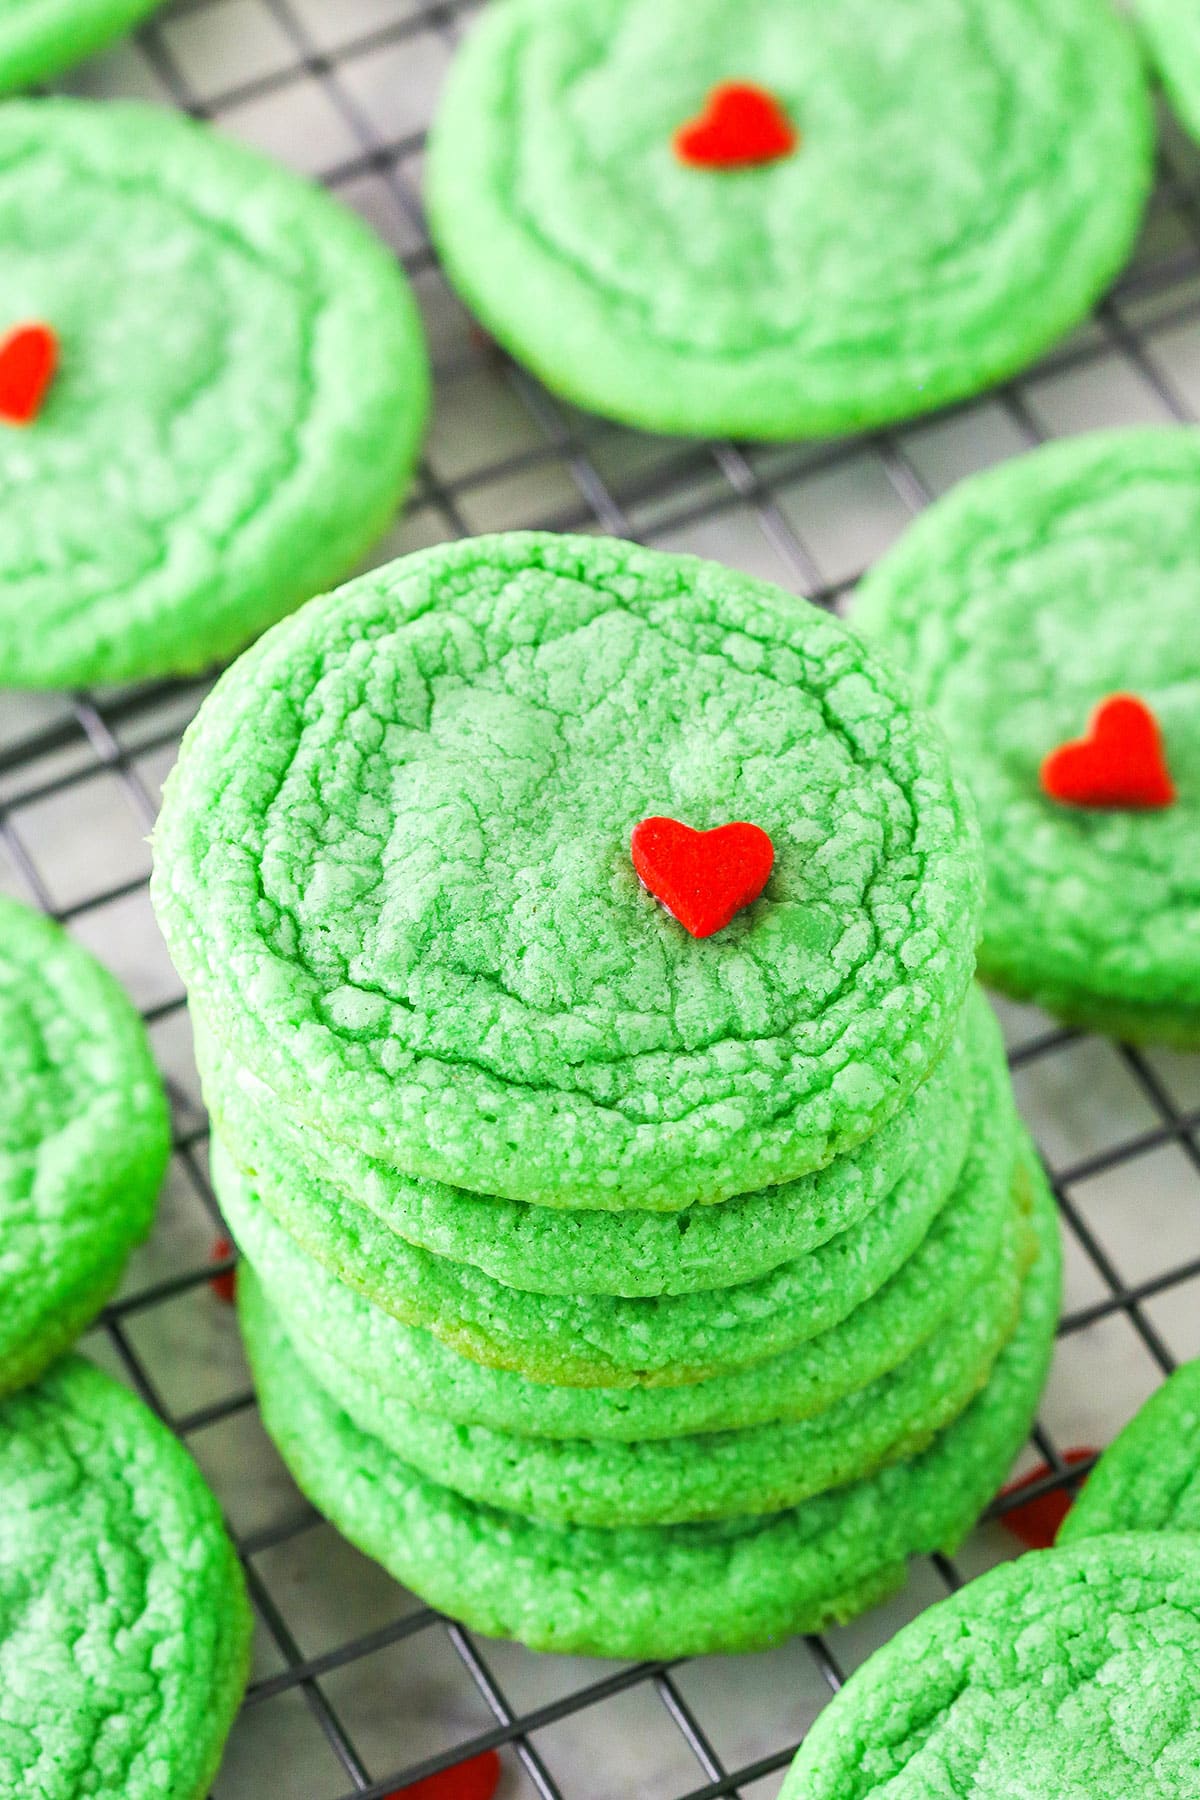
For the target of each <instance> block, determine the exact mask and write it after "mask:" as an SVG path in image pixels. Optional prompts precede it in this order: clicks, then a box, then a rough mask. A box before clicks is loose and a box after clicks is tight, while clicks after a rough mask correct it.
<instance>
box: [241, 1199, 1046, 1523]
mask: <svg viewBox="0 0 1200 1800" xmlns="http://www.w3.org/2000/svg"><path fill="white" fill-rule="evenodd" d="M1007 1226H1008V1228H1007V1230H1006V1232H1005V1234H1004V1239H1003V1242H1002V1246H1001V1250H1000V1254H999V1256H998V1257H997V1259H996V1262H995V1268H994V1273H991V1274H990V1276H989V1280H988V1281H987V1282H986V1283H985V1285H984V1287H983V1289H982V1290H981V1291H979V1292H978V1293H977V1294H976V1295H974V1296H973V1303H972V1305H971V1307H970V1308H969V1310H967V1311H965V1313H964V1314H963V1315H961V1316H960V1317H959V1318H957V1319H955V1320H954V1321H952V1323H951V1324H949V1325H947V1326H945V1327H943V1328H942V1329H941V1330H940V1331H939V1332H938V1333H937V1334H936V1335H935V1336H934V1337H932V1338H931V1339H930V1340H929V1341H928V1342H927V1343H925V1344H923V1345H922V1346H921V1348H920V1349H919V1350H917V1351H916V1352H915V1353H914V1354H913V1355H912V1356H911V1357H910V1358H909V1359H908V1360H907V1361H906V1362H903V1363H901V1364H899V1366H898V1367H897V1368H895V1369H893V1370H892V1371H890V1373H888V1374H887V1375H884V1376H882V1377H881V1378H880V1380H878V1381H875V1382H872V1383H871V1384H870V1386H868V1387H865V1388H860V1389H859V1390H858V1391H857V1392H856V1393H853V1394H851V1395H849V1396H848V1397H847V1398H846V1399H844V1400H841V1401H838V1402H837V1403H836V1404H835V1405H834V1406H833V1407H831V1408H830V1409H829V1411H827V1412H823V1413H819V1414H818V1415H817V1416H816V1417H815V1418H811V1419H805V1420H801V1421H799V1422H796V1423H791V1424H781V1423H777V1422H776V1423H771V1424H768V1425H759V1426H752V1427H750V1428H747V1429H742V1430H737V1431H725V1432H716V1433H706V1434H704V1435H701V1436H689V1437H672V1438H660V1439H650V1440H647V1439H641V1440H638V1441H635V1442H632V1443H613V1442H610V1441H597V1440H594V1439H589V1438H582V1437H575V1438H557V1439H550V1438H530V1437H518V1436H515V1435H513V1434H511V1433H508V1432H500V1431H494V1430H491V1429H488V1428H486V1427H469V1426H463V1425H459V1424H456V1423H454V1422H453V1421H452V1420H449V1419H440V1418H437V1417H435V1416H434V1415H432V1414H430V1413H428V1412H422V1411H419V1410H418V1409H417V1407H415V1406H413V1405H411V1404H410V1403H409V1402H408V1401H407V1400H403V1399H398V1398H397V1397H396V1396H395V1395H393V1394H390V1393H387V1392H385V1391H384V1390H383V1388H382V1387H381V1385H380V1384H379V1383H378V1382H376V1381H375V1379H374V1376H373V1371H372V1369H371V1368H370V1366H369V1365H368V1366H366V1367H365V1368H359V1369H355V1368H352V1367H350V1366H348V1364H347V1363H346V1361H345V1360H343V1358H342V1357H341V1356H339V1355H338V1354H337V1353H336V1351H335V1350H334V1348H333V1345H334V1335H335V1334H332V1333H331V1334H330V1340H329V1347H325V1346H324V1345H319V1344H317V1343H316V1342H314V1341H312V1340H310V1341H309V1342H307V1343H303V1344H302V1343H300V1342H299V1341H297V1340H295V1339H292V1340H290V1341H291V1344H292V1349H293V1351H294V1352H295V1355H296V1357H297V1359H298V1361H300V1362H302V1363H303V1364H304V1366H305V1367H306V1368H307V1369H308V1370H309V1372H310V1373H311V1374H312V1376H313V1378H314V1379H315V1380H316V1381H318V1382H319V1383H320V1385H321V1387H322V1388H323V1389H324V1391H325V1392H326V1393H327V1394H328V1395H329V1397H330V1398H331V1399H332V1400H334V1401H335V1402H336V1403H337V1404H338V1406H340V1407H342V1408H343V1409H344V1410H345V1412H346V1413H347V1414H348V1416H349V1417H350V1418H351V1419H352V1420H353V1421H354V1423H355V1424H356V1425H357V1426H358V1427H359V1429H360V1430H361V1431H364V1432H366V1433H367V1434H368V1435H370V1436H371V1437H376V1438H379V1439H380V1440H381V1441H382V1442H383V1443H384V1444H385V1445H386V1446H387V1448H388V1449H389V1450H392V1451H394V1452H395V1454H396V1455H397V1456H399V1457H402V1458H403V1459H404V1461H405V1462H406V1463H408V1464H410V1465H411V1466H412V1467H413V1468H414V1469H416V1470H418V1471H419V1472H420V1473H421V1474H423V1475H426V1476H428V1477H429V1479H430V1480H432V1481H436V1482H440V1483H441V1484H442V1485H443V1486H445V1487H448V1488H453V1489H454V1491H455V1492H456V1493H459V1494H465V1495H467V1496H468V1497H469V1498H471V1499H473V1500H483V1501H487V1502H489V1503H490V1504H491V1505H493V1506H500V1507H504V1508H505V1509H507V1510H510V1511H512V1512H517V1513H521V1514H522V1515H524V1516H526V1517H529V1518H534V1519H546V1520H549V1521H550V1522H551V1523H554V1524H581V1525H654V1524H671V1523H676V1522H679V1521H681V1520H695V1519H729V1518H736V1517H740V1516H745V1515H748V1514H754V1513H774V1512H781V1511H783V1510H784V1509H785V1508H787V1507H789V1506H794V1505H796V1504H797V1503H798V1502H799V1501H801V1500H806V1499H808V1497H809V1496H810V1495H812V1494H819V1493H822V1492H824V1491H825V1490H826V1489H828V1488H832V1487H841V1486H844V1485H845V1484H846V1483H847V1482H849V1481H855V1480H857V1479H858V1478H859V1477H861V1476H864V1475H868V1474H870V1473H871V1472H872V1471H873V1470H875V1469H878V1468H880V1467H882V1466H883V1465H884V1464H886V1463H889V1462H896V1461H899V1460H901V1459H906V1458H911V1457H913V1456H915V1455H917V1453H918V1452H919V1451H921V1450H923V1449H924V1448H925V1446H926V1445H927V1444H928V1443H929V1442H930V1441H931V1439H932V1438H933V1437H934V1435H935V1433H936V1432H938V1431H940V1430H941V1429H942V1428H943V1427H944V1426H946V1425H948V1424H949V1423H950V1421H951V1420H952V1419H955V1418H957V1417H958V1415H959V1414H960V1413H961V1412H962V1411H963V1409H964V1407H966V1406H967V1405H968V1403H969V1402H970V1401H971V1400H972V1399H973V1398H974V1396H975V1395H976V1394H977V1393H978V1392H979V1389H980V1388H981V1387H982V1386H983V1385H984V1383H985V1382H986V1380H987V1378H988V1375H989V1373H990V1372H991V1368H992V1365H993V1363H994V1362H995V1360H996V1357H997V1356H998V1355H999V1353H1000V1351H1001V1350H1002V1348H1003V1347H1004V1345H1005V1343H1007V1341H1008V1339H1009V1338H1010V1337H1011V1335H1012V1333H1013V1330H1014V1328H1015V1326H1016V1322H1017V1314H1018V1311H1019V1308H1020V1296H1021V1278H1022V1275H1023V1274H1024V1272H1025V1269H1026V1267H1027V1266H1028V1264H1029V1262H1030V1261H1032V1246H1031V1244H1030V1243H1029V1232H1028V1227H1027V1225H1025V1222H1024V1220H1023V1217H1022V1216H1021V1215H1019V1214H1018V1212H1017V1211H1016V1209H1015V1208H1014V1209H1013V1210H1012V1211H1011V1213H1010V1216H1009V1219H1008V1221H1007ZM247 1266H248V1265H247ZM240 1279H243V1280H244V1279H245V1274H244V1272H243V1275H242V1276H241V1277H240ZM251 1279H253V1277H251Z"/></svg>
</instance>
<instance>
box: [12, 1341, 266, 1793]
mask: <svg viewBox="0 0 1200 1800" xmlns="http://www.w3.org/2000/svg"><path fill="white" fill-rule="evenodd" d="M0 1493H2V1494H3V1496H4V1500H3V1507H2V1508H0V1793H3V1794H5V1795H12V1796H14V1800H15V1796H17V1795H29V1796H30V1797H31V1800H32V1797H33V1796H35V1795H36V1796H37V1800H81V1797H82V1796H84V1795H94V1796H96V1800H100V1797H101V1796H105V1797H107V1796H114V1797H115V1796H117V1795H119V1796H120V1800H166V1796H168V1795H169V1796H170V1800H201V1797H202V1796H203V1795H205V1794H207V1792H208V1789H209V1784H210V1782H211V1781H212V1778H213V1776H214V1774H215V1773H216V1768H217V1763H218V1761H219V1759H220V1755H221V1748H222V1745H223V1744H224V1742H225V1737H226V1734H227V1732H228V1730H229V1727H230V1725H231V1724H232V1723H233V1716H234V1713H235V1712H236V1710H237V1706H238V1702H239V1700H240V1699H241V1695H242V1689H243V1688H244V1687H245V1684H246V1675H247V1670H248V1666H249V1652H250V1608H249V1606H248V1605H247V1603H246V1595H245V1588H244V1584H243V1581H242V1575H241V1570H240V1569H239V1567H238V1563H237V1558H236V1557H235V1556H234V1553H233V1547H232V1545H231V1544H230V1542H229V1540H228V1538H227V1537H226V1535H225V1532H224V1529H223V1527H222V1525H221V1518H220V1514H219V1513H218V1511H217V1506H216V1502H215V1501H214V1500H213V1497H212V1495H211V1494H210V1493H209V1491H208V1489H207V1488H206V1487H205V1485H204V1483H203V1481H202V1480H201V1478H200V1475H199V1472H198V1471H197V1469H196V1466H195V1464H194V1463H193V1462H192V1461H191V1459H190V1458H189V1457H188V1456H187V1455H186V1454H185V1453H184V1451H183V1450H182V1449H181V1448H180V1446H179V1445H178V1444H177V1443H176V1441H175V1439H174V1438H173V1437H172V1436H171V1434H170V1433H169V1432H168V1431H167V1430H166V1428H165V1427H164V1426H162V1425H160V1424H159V1422H158V1420H157V1419H155V1418H154V1417H153V1416H152V1415H151V1414H150V1413H149V1412H148V1411H147V1410H146V1408H145V1407H144V1406H143V1405H142V1404H141V1402H140V1401H139V1400H137V1399H135V1398H134V1396H133V1395H132V1394H130V1393H128V1392H126V1390H125V1389H124V1388H122V1387H120V1386H118V1384H117V1383H116V1382H115V1381H111V1380H110V1379H109V1377H108V1376H107V1375H102V1374H101V1373H100V1371H99V1370H98V1369H94V1368H93V1367H92V1366H91V1364H90V1363H85V1362H83V1361H81V1360H80V1359H79V1358H78V1357H70V1358H68V1359H67V1360H66V1361H65V1362H61V1363H59V1364H58V1366H57V1367H56V1368H55V1369H53V1370H52V1371H51V1372H50V1374H48V1375H47V1376H46V1377H45V1378H44V1380H42V1381H41V1382H39V1383H38V1385H37V1386H36V1387H33V1388H30V1389H28V1390H27V1391H26V1392H25V1393H22V1394H17V1395H14V1396H13V1397H11V1398H10V1399H8V1400H6V1401H5V1402H4V1404H3V1406H0Z"/></svg>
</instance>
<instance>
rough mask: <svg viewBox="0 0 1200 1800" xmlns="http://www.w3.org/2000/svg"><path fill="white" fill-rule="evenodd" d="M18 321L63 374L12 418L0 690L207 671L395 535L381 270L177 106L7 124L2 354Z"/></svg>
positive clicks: (394, 381) (301, 187)
mask: <svg viewBox="0 0 1200 1800" xmlns="http://www.w3.org/2000/svg"><path fill="white" fill-rule="evenodd" d="M0 28H2V27H0ZM29 322H36V323H40V324H44V325H46V326H48V327H50V328H51V329H52V330H53V332H54V333H55V335H56V337H57V339H58V344H59V363H58V368H57V371H56V373H55V376H54V379H53V382H52V383H51V385H50V387H49V389H48V390H47V392H46V395H45V398H44V401H43V403H42V405H41V407H40V410H39V411H38V413H37V416H36V417H35V418H34V419H33V420H32V421H31V422H30V423H28V424H26V425H23V426H20V427H14V426H12V425H10V424H5V423H3V422H0V490H2V491H3V493H4V496H5V512H4V520H5V528H4V532H3V535H2V537H0V686H3V685H5V684H8V685H14V686H30V687H46V686H65V685H71V684H76V683H81V682H85V681H112V680H124V679H127V678H132V677H137V676H144V675H149V674H156V673H157V674H161V673H165V672H170V671H180V670H188V669H195V668H199V667H202V666H204V665H206V664H208V663H211V662H213V661H214V660H216V659H217V658H219V657H221V656H223V655H226V654H228V653H229V652H230V651H232V650H234V649H236V648H238V647H240V646H241V645H242V644H244V643H245V642H247V641H248V640H249V639H250V638H251V637H252V636H254V634H255V633H256V632H258V631H260V630H261V629H262V627H263V626H264V625H266V624H268V623H270V621H271V620H273V619H275V618H277V617H278V616H279V615H280V614H281V613H283V612H285V611H287V610H288V609H289V608H290V607H292V606H294V605H295V604H296V603H297V602H298V601H299V600H301V599H303V598H305V597H306V596H307V595H308V594H311V593H313V592H316V591H318V590H319V589H320V588H321V587H323V586H327V585H328V584H329V582H331V581H333V580H336V579H339V578H340V577H341V576H342V575H343V574H345V573H346V572H347V571H348V570H349V569H350V568H351V567H352V566H353V564H354V563H355V561H356V560H357V558H358V557H359V555H360V554H361V553H362V552H363V551H365V550H366V549H367V547H368V546H369V545H370V543H371V542H372V541H373V539H374V537H375V536H376V535H378V534H379V533H380V532H381V531H382V530H384V529H385V528H386V526H387V524H388V523H389V521H390V519H391V517H392V513H393V510H394V506H395V503H396V501H397V498H398V496H399V494H400V491H401V489H402V487H403V484H404V481H405V478H406V475H407V470H408V467H409V463H410V461H411V458H412V455H413V451H414V448H415V441H416V438H417V435H418V433H419V430H420V424H421V419H422V415H423V410H424V399H425V372H424V357H423V351H422V349H421V340H420V329H419V326H418V323H417V320H416V314H415V310H414V308H413V305H412V302H411V300H410V297H409V295H408V292H407V290H406V288H405V285H404V283H403V281H402V279H401V277H400V276H399V274H398V273H397V271H396V268H395V265H394V262H393V260H392V258H391V256H390V255H389V253H388V252H387V251H386V250H385V249H384V248H383V246H382V245H380V244H378V243H376V242H375V240H374V239H373V238H372V237H371V236H370V234H369V233H368V232H367V231H366V230H365V229H364V228H363V226H362V225H361V224H360V223H359V222H358V221H357V220H355V219H354V218H353V217H352V216H351V215H350V214H349V213H347V212H345V211H344V210H343V209H342V208H341V207H340V206H337V205H335V204H334V203H333V202H332V201H330V200H329V199H328V198H327V197H326V196H324V195H323V194H321V193H320V192H319V191H318V190H317V189H315V188H313V187H310V186H309V185H308V184H307V183H305V182H302V181H300V180H298V179H296V178H295V177H293V176H291V175H289V174H287V173H285V172H284V171H282V170H279V169H276V168H274V167H272V166H271V165H270V164H268V163H266V162H263V161H262V160H261V159H260V158H258V157H257V156H254V155H253V154H251V153H250V152H248V151H246V150H243V149H241V148H240V147H239V146H237V145H235V144H232V143H229V142H227V141H225V140H224V139H223V138H220V137H218V136H216V135H215V134H213V133H211V132H208V131H206V130H203V129H201V128H199V127H197V126H195V125H193V124H192V123H190V122H189V121H188V120H186V119H183V118H181V117H177V116H175V115H172V114H168V113H166V112H162V111H152V110H150V109H148V108H141V107H134V106H123V105H121V106H118V105H104V106H97V105H91V104H89V103H87V102H74V101H29V102H19V103H14V104H12V105H9V106H6V107H5V108H4V110H3V113H0V338H4V337H6V335H7V334H8V333H9V332H10V330H11V329H12V328H14V327H17V326H19V325H22V324H25V323H29ZM364 345H366V346H369V349H370V354H369V355H365V354H364Z"/></svg>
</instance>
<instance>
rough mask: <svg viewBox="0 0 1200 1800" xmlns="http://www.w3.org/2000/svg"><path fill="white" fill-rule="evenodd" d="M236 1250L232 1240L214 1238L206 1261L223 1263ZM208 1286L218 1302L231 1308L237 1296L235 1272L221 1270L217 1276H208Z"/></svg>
mask: <svg viewBox="0 0 1200 1800" xmlns="http://www.w3.org/2000/svg"><path fill="white" fill-rule="evenodd" d="M236 1248H237V1246H236V1245H235V1244H234V1241H233V1239H232V1238H227V1237H219V1238H214V1239H213V1242H212V1248H211V1250H210V1251H209V1253H208V1260H209V1262H224V1261H225V1259H226V1257H229V1256H232V1255H233V1253H234V1251H235V1249H236ZM208 1285H209V1287H210V1288H211V1289H212V1291H213V1293H214V1294H215V1295H216V1296H217V1299H218V1300H223V1301H224V1302H225V1304H226V1306H232V1305H233V1302H234V1299H235V1297H236V1294H237V1270H236V1269H222V1270H221V1273H220V1274H219V1275H210V1276H209V1278H208Z"/></svg>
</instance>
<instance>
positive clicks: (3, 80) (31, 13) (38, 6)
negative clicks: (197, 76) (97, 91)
mask: <svg viewBox="0 0 1200 1800" xmlns="http://www.w3.org/2000/svg"><path fill="white" fill-rule="evenodd" d="M159 4H160V0H0V92H2V93H9V92H11V91H12V90H13V89H15V88H23V87H32V86H33V84H34V82H35V81H45V80H46V79H47V78H48V77H49V76H51V75H56V74H57V73H58V72H59V70H60V69H69V68H70V67H71V66H72V64H74V63H77V62H82V60H83V58H84V57H85V56H90V55H91V53H92V51H93V50H99V49H101V48H102V47H103V46H104V45H105V44H107V43H110V42H111V40H112V39H113V38H115V37H119V36H120V35H121V33H122V32H123V31H128V30H129V28H130V26H132V25H135V24H136V23H137V21H138V20H139V19H140V18H142V17H143V16H144V15H145V14H146V13H148V12H153V10H154V8H155V7H156V6H157V5H159ZM6 248H7V246H6Z"/></svg>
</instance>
